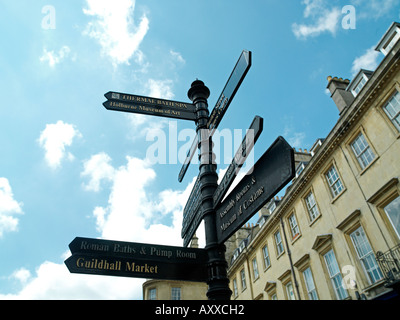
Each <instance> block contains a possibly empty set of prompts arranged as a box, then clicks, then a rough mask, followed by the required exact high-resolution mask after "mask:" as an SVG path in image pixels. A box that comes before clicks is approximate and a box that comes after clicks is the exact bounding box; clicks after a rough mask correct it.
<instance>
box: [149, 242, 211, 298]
mask: <svg viewBox="0 0 400 320" xmlns="http://www.w3.org/2000/svg"><path fill="white" fill-rule="evenodd" d="M190 246H191V248H198V247H199V245H198V238H197V237H196V235H195V236H194V237H193V239H192V242H191V245H190ZM142 290H143V300H207V290H208V285H207V284H206V283H202V282H191V281H173V280H147V281H146V282H145V283H143V285H142Z"/></svg>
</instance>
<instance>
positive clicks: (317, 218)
mask: <svg viewBox="0 0 400 320" xmlns="http://www.w3.org/2000/svg"><path fill="white" fill-rule="evenodd" d="M321 216H322V214H319V215H318V216H317V217H316V218H315V219H314V220H313V221H311V222H310V223H309V225H308V226H309V227H311V226H312V225H313V224H314V223H315V222H316V221H318V220H319V218H321Z"/></svg>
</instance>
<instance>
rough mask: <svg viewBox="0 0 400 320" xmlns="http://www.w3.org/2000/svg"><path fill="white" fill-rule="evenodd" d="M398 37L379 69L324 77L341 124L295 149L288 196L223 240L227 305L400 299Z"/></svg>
mask: <svg viewBox="0 0 400 320" xmlns="http://www.w3.org/2000/svg"><path fill="white" fill-rule="evenodd" d="M399 39H400V24H399V23H393V24H392V25H391V26H390V28H389V29H388V31H387V32H386V33H385V35H384V36H383V37H382V39H381V40H380V41H379V43H378V45H377V47H376V50H377V51H380V52H381V53H382V54H383V59H382V61H381V63H380V64H379V66H378V67H377V68H376V70H371V71H370V70H360V72H359V73H358V74H357V75H356V77H355V78H354V79H353V80H352V81H351V82H350V81H349V80H344V79H342V78H337V77H328V85H327V88H328V90H329V91H330V93H331V97H332V99H333V101H334V103H335V104H336V106H337V108H338V111H339V118H338V121H337V123H336V124H335V126H334V127H333V128H332V130H331V131H330V133H329V134H328V136H327V137H325V138H324V139H317V141H316V142H315V144H314V145H313V146H312V148H311V149H310V152H308V151H302V152H297V153H296V159H297V160H298V161H297V163H296V169H297V174H296V177H295V178H294V179H293V181H292V183H291V184H290V185H289V186H288V187H287V189H286V192H285V195H284V196H283V197H282V198H274V199H273V200H272V201H271V202H270V203H269V204H268V205H266V206H265V207H264V208H263V209H262V210H261V211H260V213H259V216H260V219H259V221H258V224H257V225H256V226H251V225H247V226H245V227H244V228H242V229H241V230H240V231H239V232H238V233H236V234H235V235H234V236H233V237H232V238H231V239H230V240H229V241H228V242H227V244H226V246H227V261H228V265H229V270H228V275H229V279H230V287H231V290H232V292H233V295H232V299H237V300H247V299H251V300H257V299H264V300H274V299H278V300H284V299H287V300H300V299H301V300H316V299H319V300H335V299H340V300H341V299H389V298H395V297H397V298H398V294H397V292H398V283H399V280H400V245H399V243H400V186H399V177H400V160H399V159H400V41H399Z"/></svg>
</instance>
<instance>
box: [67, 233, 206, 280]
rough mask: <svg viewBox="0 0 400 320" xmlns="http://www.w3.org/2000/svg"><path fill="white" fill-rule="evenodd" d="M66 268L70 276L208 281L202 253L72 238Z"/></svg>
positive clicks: (182, 249) (204, 258)
mask: <svg viewBox="0 0 400 320" xmlns="http://www.w3.org/2000/svg"><path fill="white" fill-rule="evenodd" d="M69 247H70V250H71V253H72V256H71V257H69V258H68V259H67V260H66V261H65V264H66V266H67V268H68V270H69V271H70V272H71V273H82V274H94V275H106V276H119V277H134V278H147V279H162V280H183V281H198V282H206V281H207V268H206V264H207V260H208V256H207V252H206V250H204V249H194V248H181V247H172V246H161V245H153V244H147V243H133V242H122V241H109V240H100V239H89V238H75V239H74V240H73V241H72V242H71V244H70V245H69Z"/></svg>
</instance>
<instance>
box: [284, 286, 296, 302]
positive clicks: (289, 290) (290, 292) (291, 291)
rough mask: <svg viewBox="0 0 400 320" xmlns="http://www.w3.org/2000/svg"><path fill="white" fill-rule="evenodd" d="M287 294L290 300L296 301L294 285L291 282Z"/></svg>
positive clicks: (287, 287)
mask: <svg viewBox="0 0 400 320" xmlns="http://www.w3.org/2000/svg"><path fill="white" fill-rule="evenodd" d="M286 293H287V296H288V300H296V298H295V296H294V291H293V285H292V283H291V282H289V283H288V284H287V285H286Z"/></svg>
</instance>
